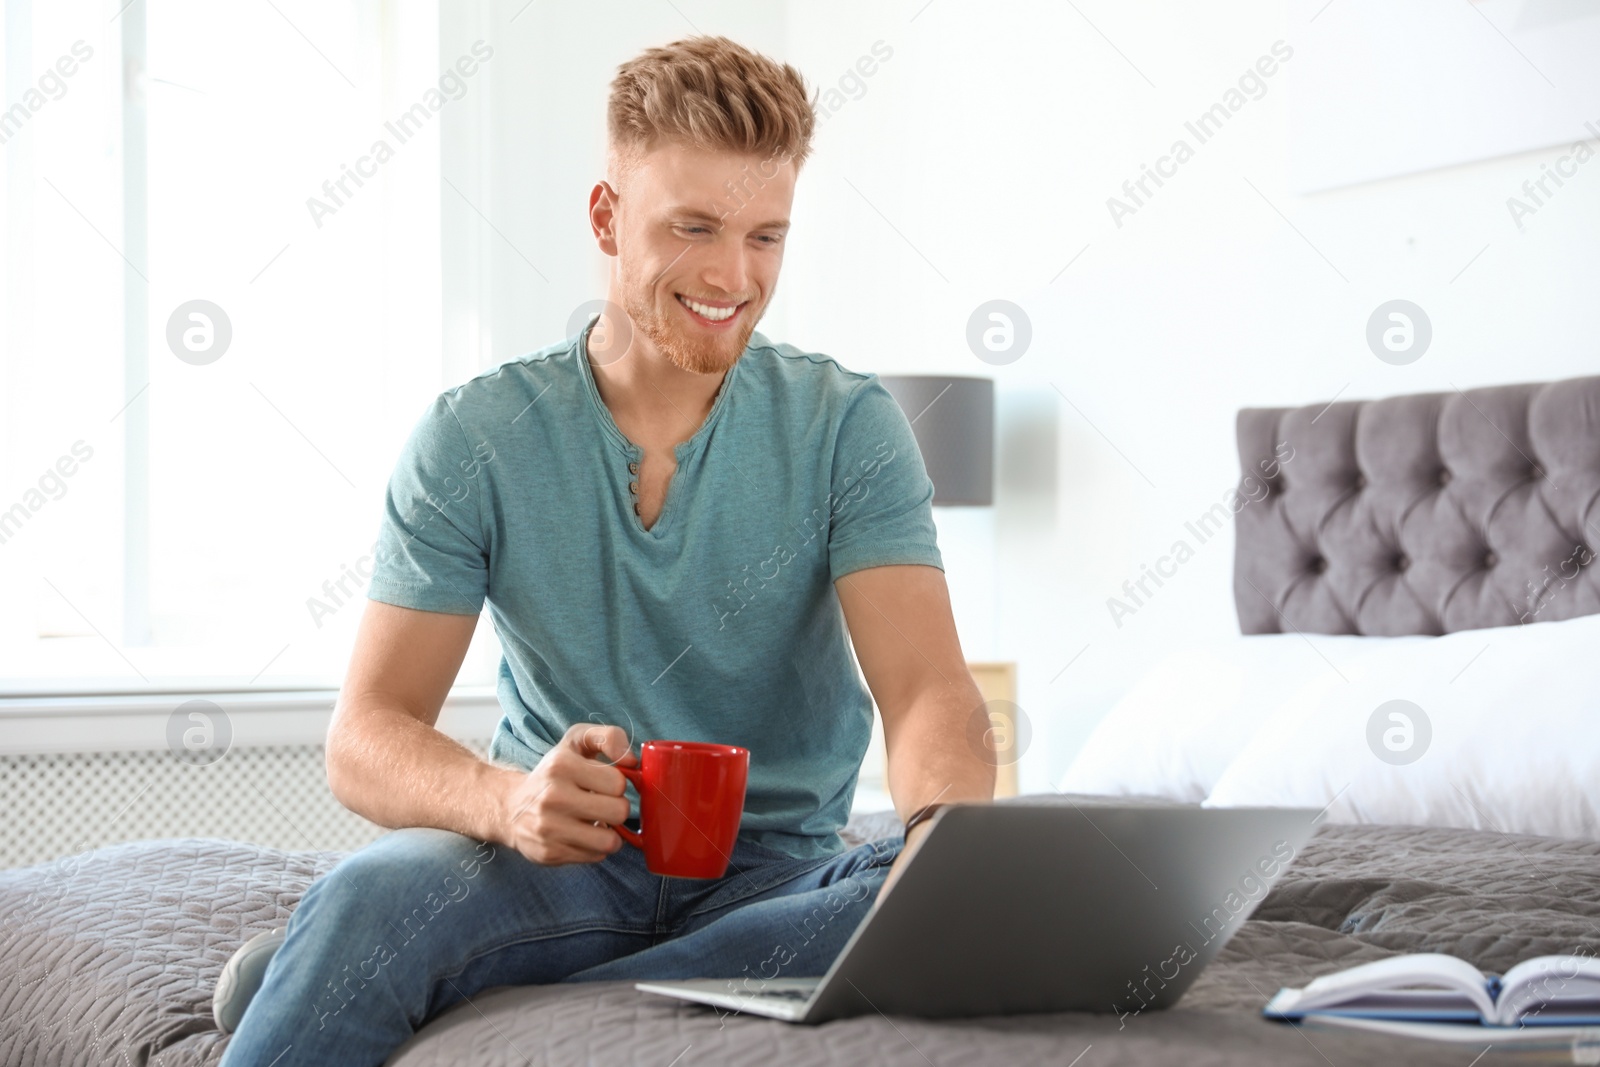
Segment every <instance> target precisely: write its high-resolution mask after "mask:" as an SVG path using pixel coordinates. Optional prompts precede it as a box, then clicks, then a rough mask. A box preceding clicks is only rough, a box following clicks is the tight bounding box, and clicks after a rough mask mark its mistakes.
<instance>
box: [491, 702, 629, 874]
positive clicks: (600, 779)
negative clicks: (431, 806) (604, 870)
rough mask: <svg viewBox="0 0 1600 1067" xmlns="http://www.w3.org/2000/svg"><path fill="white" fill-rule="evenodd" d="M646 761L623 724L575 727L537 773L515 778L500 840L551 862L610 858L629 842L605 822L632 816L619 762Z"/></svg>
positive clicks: (503, 814) (505, 797) (538, 859)
mask: <svg viewBox="0 0 1600 1067" xmlns="http://www.w3.org/2000/svg"><path fill="white" fill-rule="evenodd" d="M596 757H599V758H596ZM638 762H639V757H638V756H635V755H634V754H633V750H632V749H631V748H629V746H628V735H627V734H626V733H624V732H623V730H622V728H621V727H620V726H596V725H594V724H591V723H580V724H577V725H574V726H573V727H572V728H571V729H569V730H568V731H567V732H566V735H565V736H563V737H562V738H561V740H560V742H558V743H557V744H556V746H555V747H554V748H552V749H551V750H550V751H549V752H546V753H545V754H544V758H543V759H541V760H540V761H539V764H538V766H536V767H534V769H533V770H532V771H531V772H530V773H528V774H527V775H520V774H519V775H517V776H516V777H515V779H508V782H509V788H507V789H506V791H505V793H504V795H503V796H502V798H501V803H500V811H501V820H500V821H501V825H500V833H499V834H498V835H497V836H498V837H499V840H500V842H501V843H502V844H505V845H507V846H509V847H511V848H514V849H516V850H517V851H518V852H520V853H522V855H524V856H526V857H527V858H528V859H530V860H532V861H533V862H534V863H540V864H543V865H545V866H547V867H555V866H560V865H562V864H567V863H597V862H599V861H600V860H603V859H605V858H606V857H607V856H609V855H611V853H613V852H615V851H617V849H619V848H622V847H623V841H622V836H621V835H620V834H618V833H617V832H616V831H615V830H613V829H611V827H610V826H608V825H605V824H607V823H620V822H622V821H623V820H624V819H626V818H627V817H628V798H627V797H626V796H624V795H623V787H624V786H626V785H627V779H626V778H624V777H623V775H622V772H621V771H619V770H617V769H616V767H615V766H613V764H618V763H620V764H621V765H622V766H624V767H633V766H637V765H638Z"/></svg>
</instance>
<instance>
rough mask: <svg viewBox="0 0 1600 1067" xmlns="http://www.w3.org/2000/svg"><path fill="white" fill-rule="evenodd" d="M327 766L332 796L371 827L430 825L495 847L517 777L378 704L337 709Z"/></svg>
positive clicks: (397, 710) (393, 709) (413, 719)
mask: <svg viewBox="0 0 1600 1067" xmlns="http://www.w3.org/2000/svg"><path fill="white" fill-rule="evenodd" d="M327 763H328V784H329V786H330V787H331V788H332V790H333V793H334V796H335V797H336V798H338V800H339V802H340V803H341V804H343V805H344V806H345V807H347V808H349V809H350V810H351V811H353V812H355V813H356V814H357V815H361V816H363V817H364V818H366V819H369V820H371V821H372V822H375V823H377V824H378V825H379V826H386V827H389V828H391V829H397V828H400V827H405V826H432V827H437V828H439V829H441V830H454V831H455V832H456V833H459V834H465V835H467V836H468V837H472V838H475V839H477V840H479V841H492V842H496V843H503V841H501V837H502V836H503V823H504V815H505V813H504V812H503V811H501V805H502V804H503V803H504V798H505V796H506V793H507V792H508V790H509V788H510V787H511V785H514V784H515V782H516V781H517V780H518V779H519V778H521V777H522V774H521V772H519V771H516V770H512V769H509V768H505V767H496V766H494V765H493V764H490V763H488V762H486V761H485V760H483V759H482V758H481V757H479V756H478V755H476V754H475V753H473V752H472V751H471V750H469V749H467V748H466V747H465V746H463V745H461V744H459V743H458V742H456V741H454V740H453V739H451V738H449V737H447V736H446V735H444V734H442V733H440V732H439V731H438V730H436V729H435V728H434V727H432V726H429V725H428V724H427V723H425V722H421V721H419V720H418V719H416V718H414V717H412V716H411V715H408V714H406V713H405V712H404V711H402V710H400V709H398V708H392V707H385V706H383V705H382V704H379V703H373V704H370V705H364V706H357V707H350V708H342V709H340V713H339V715H338V716H337V718H336V720H335V727H334V729H332V730H330V732H329V735H328V757H327Z"/></svg>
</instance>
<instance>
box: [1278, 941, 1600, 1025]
mask: <svg viewBox="0 0 1600 1067" xmlns="http://www.w3.org/2000/svg"><path fill="white" fill-rule="evenodd" d="M1262 1014H1264V1015H1266V1016H1268V1017H1270V1018H1276V1019H1303V1018H1307V1017H1317V1016H1348V1017H1356V1018H1364V1019H1401V1020H1406V1021H1409V1022H1458V1023H1468V1024H1481V1025H1483V1026H1515V1027H1521V1026H1588V1025H1596V1024H1600V959H1595V958H1591V957H1588V956H1539V957H1536V958H1535V959H1531V960H1524V961H1523V962H1522V963H1519V964H1517V965H1516V966H1515V967H1513V968H1511V969H1510V970H1509V971H1507V972H1506V973H1505V974H1503V975H1498V976H1491V975H1485V974H1484V973H1483V972H1482V971H1480V970H1478V968H1476V967H1474V966H1473V965H1472V964H1470V963H1467V962H1466V961H1465V960H1459V959H1457V958H1456V957H1454V956H1446V955H1443V954H1441V953H1436V952H1424V953H1417V954H1415V955H1410V956H1396V957H1394V958H1392V959H1387V960H1378V961H1377V962H1375V963H1363V964H1361V965H1360V966H1359V967H1351V968H1348V969H1346V970H1343V971H1336V972H1335V973H1333V974H1325V975H1323V976H1322V977H1321V978H1318V979H1316V980H1314V981H1313V982H1311V983H1310V984H1309V985H1307V986H1306V987H1305V988H1304V989H1280V990H1279V991H1278V994H1277V996H1275V997H1273V998H1272V999H1271V1000H1270V1001H1268V1002H1267V1006H1266V1007H1265V1008H1264V1009H1262Z"/></svg>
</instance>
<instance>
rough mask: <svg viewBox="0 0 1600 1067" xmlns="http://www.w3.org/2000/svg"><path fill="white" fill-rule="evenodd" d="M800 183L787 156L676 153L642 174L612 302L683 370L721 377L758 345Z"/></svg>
mask: <svg viewBox="0 0 1600 1067" xmlns="http://www.w3.org/2000/svg"><path fill="white" fill-rule="evenodd" d="M795 177H796V173H795V168H794V165H793V164H792V163H791V162H789V161H788V160H787V159H783V158H782V157H777V158H773V157H765V156H760V155H740V154H734V153H712V152H705V151H701V150H699V149H695V148H690V147H686V146H680V145H672V144H668V145H663V146H661V147H659V148H657V149H656V150H654V151H652V152H650V153H649V154H648V155H646V156H645V157H644V160H643V162H642V164H641V165H640V166H639V167H638V169H637V170H635V171H634V174H633V177H632V179H631V181H630V182H629V184H628V186H627V189H626V191H625V192H623V193H622V194H621V196H620V198H619V199H617V200H616V213H615V231H614V232H615V235H616V256H617V263H616V267H615V268H614V270H613V275H612V287H613V290H614V291H613V295H612V299H613V301H615V302H617V303H620V304H621V305H622V308H623V310H624V311H626V312H627V313H628V317H629V319H631V320H632V322H633V327H634V329H635V330H636V331H637V332H638V333H640V334H643V335H644V336H645V337H647V338H649V340H650V341H651V342H652V343H653V344H654V345H655V347H656V349H657V350H659V351H660V352H661V353H662V355H664V356H665V357H666V358H667V359H668V360H670V361H671V362H672V364H673V365H674V366H676V367H678V368H680V369H682V370H686V371H691V372H693V373H696V374H720V373H722V372H724V371H726V370H728V368H730V367H732V366H733V364H734V363H735V362H737V361H738V359H739V356H740V355H741V354H742V353H743V352H744V349H745V346H746V345H748V344H749V343H750V335H751V334H752V333H753V332H754V331H755V328H756V323H757V322H759V321H760V319H761V317H762V315H764V314H765V313H766V309H767V304H768V303H769V302H771V300H772V294H773V292H774V291H775V290H776V288H777V285H778V269H779V267H781V266H782V264H783V249H784V242H785V240H786V239H787V238H786V233H787V231H788V228H789V210H790V206H791V205H792V204H793V202H794V185H795ZM604 247H605V242H602V248H604ZM607 251H609V249H607ZM685 301H692V302H694V303H696V304H699V305H701V306H700V307H699V309H698V310H696V309H695V308H692V307H690V306H689V304H688V303H686V302H685Z"/></svg>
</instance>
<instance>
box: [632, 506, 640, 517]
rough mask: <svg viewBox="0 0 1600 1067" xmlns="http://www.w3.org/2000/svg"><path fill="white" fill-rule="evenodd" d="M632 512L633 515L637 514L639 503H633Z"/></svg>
mask: <svg viewBox="0 0 1600 1067" xmlns="http://www.w3.org/2000/svg"><path fill="white" fill-rule="evenodd" d="M633 513H634V514H635V515H637V514H639V505H638V504H635V505H634V506H633Z"/></svg>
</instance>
